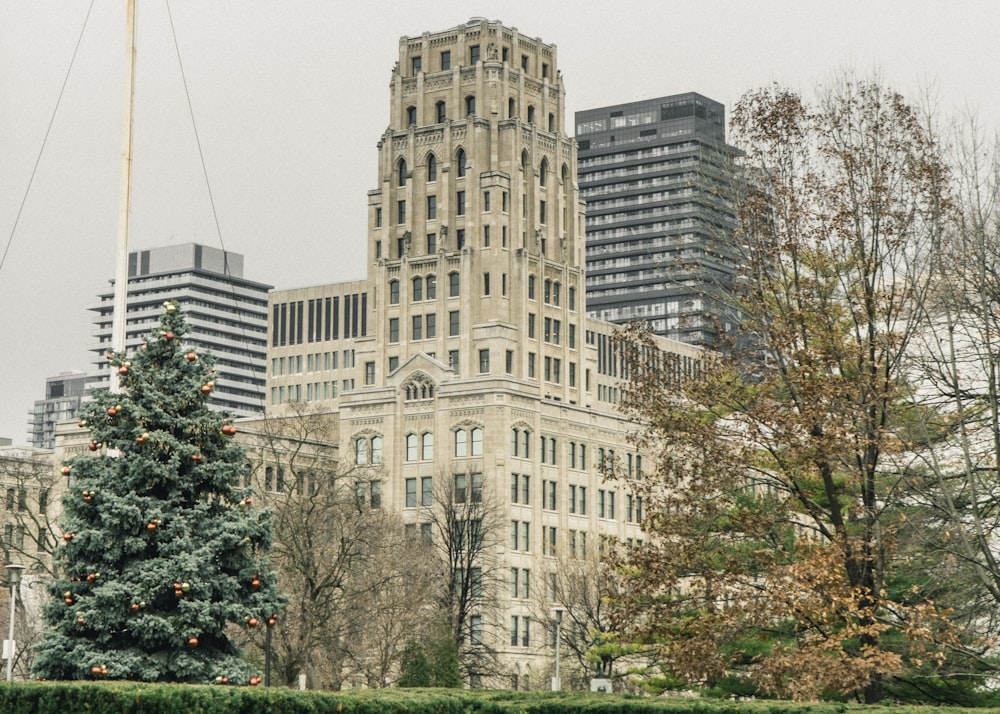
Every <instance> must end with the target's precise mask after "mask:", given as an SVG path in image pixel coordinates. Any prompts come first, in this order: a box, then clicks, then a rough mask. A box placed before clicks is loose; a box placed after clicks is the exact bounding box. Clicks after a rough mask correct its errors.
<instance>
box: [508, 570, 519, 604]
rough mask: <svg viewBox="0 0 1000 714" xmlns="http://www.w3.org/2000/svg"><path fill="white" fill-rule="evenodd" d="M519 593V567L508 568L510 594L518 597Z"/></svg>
mask: <svg viewBox="0 0 1000 714" xmlns="http://www.w3.org/2000/svg"><path fill="white" fill-rule="evenodd" d="M520 594H521V569H520V568H511V569H510V596H511V597H519V596H520Z"/></svg>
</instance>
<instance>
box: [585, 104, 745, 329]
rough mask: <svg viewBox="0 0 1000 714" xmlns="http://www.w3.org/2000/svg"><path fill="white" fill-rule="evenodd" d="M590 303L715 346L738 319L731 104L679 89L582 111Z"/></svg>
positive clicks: (604, 314) (596, 313) (595, 310)
mask: <svg viewBox="0 0 1000 714" xmlns="http://www.w3.org/2000/svg"><path fill="white" fill-rule="evenodd" d="M576 139H577V142H578V143H579V159H578V163H577V177H578V181H579V186H580V197H581V198H583V199H585V200H586V204H587V207H586V227H587V231H586V246H587V248H586V250H587V257H586V269H587V282H586V285H587V312H588V314H589V315H590V316H592V317H597V318H600V319H602V320H607V321H609V322H615V323H619V324H620V323H626V322H629V321H630V320H636V319H638V320H647V321H648V322H649V323H650V325H651V326H652V328H653V329H654V330H655V332H656V333H657V334H659V335H663V336H665V337H670V338H673V339H676V340H681V341H683V342H688V343H691V344H697V345H709V346H712V345H715V344H716V338H717V337H718V334H717V331H718V328H719V327H722V328H723V329H728V328H730V327H732V326H733V324H732V323H733V322H734V320H733V317H732V311H731V310H729V309H728V308H727V306H726V304H727V301H726V299H725V295H726V292H727V289H728V287H729V285H730V283H731V280H732V277H733V273H734V268H735V263H734V261H733V259H732V254H731V252H730V251H729V250H728V249H727V246H728V244H729V243H728V236H729V234H730V232H731V229H732V226H733V221H734V219H733V214H732V210H731V208H730V206H729V204H728V202H727V193H728V192H727V190H726V189H727V187H728V186H729V183H730V182H729V176H731V165H732V158H733V156H734V154H735V150H734V149H733V148H732V147H730V146H728V145H727V144H726V134H725V107H724V106H723V105H722V104H720V103H719V102H715V101H712V100H711V99H708V98H706V97H703V96H701V95H700V94H695V93H688V94H678V95H675V96H671V97H662V98H660V99H648V100H643V101H639V102H630V103H628V104H619V105H616V106H611V107H603V108H600V109H589V110H587V111H582V112H577V113H576Z"/></svg>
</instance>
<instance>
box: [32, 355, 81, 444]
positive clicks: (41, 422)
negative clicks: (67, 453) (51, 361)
mask: <svg viewBox="0 0 1000 714" xmlns="http://www.w3.org/2000/svg"><path fill="white" fill-rule="evenodd" d="M86 393H87V374H86V373H85V372H80V371H77V372H62V373H60V374H59V375H58V376H56V377H49V378H47V379H46V380H45V399H39V400H37V401H36V402H35V408H34V409H33V410H32V412H31V422H30V426H31V428H30V429H29V431H28V441H30V442H31V445H32V447H34V448H36V449H52V448H54V447H55V445H56V424H57V423H59V422H60V421H65V420H67V419H73V418H75V417H76V415H77V413H78V412H79V411H80V405H81V404H82V403H83V398H84V396H85V395H86Z"/></svg>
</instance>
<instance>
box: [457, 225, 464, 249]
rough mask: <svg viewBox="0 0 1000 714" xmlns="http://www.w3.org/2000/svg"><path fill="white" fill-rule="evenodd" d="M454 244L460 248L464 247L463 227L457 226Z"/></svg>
mask: <svg viewBox="0 0 1000 714" xmlns="http://www.w3.org/2000/svg"><path fill="white" fill-rule="evenodd" d="M455 246H456V247H457V248H458V249H459V250H462V248H464V247H465V229H464V228H459V229H457V230H456V231H455Z"/></svg>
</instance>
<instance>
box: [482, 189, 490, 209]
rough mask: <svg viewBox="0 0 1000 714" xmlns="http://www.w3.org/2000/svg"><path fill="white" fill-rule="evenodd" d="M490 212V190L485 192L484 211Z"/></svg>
mask: <svg viewBox="0 0 1000 714" xmlns="http://www.w3.org/2000/svg"><path fill="white" fill-rule="evenodd" d="M488 210H490V192H489V189H487V190H486V191H483V211H488Z"/></svg>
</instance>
